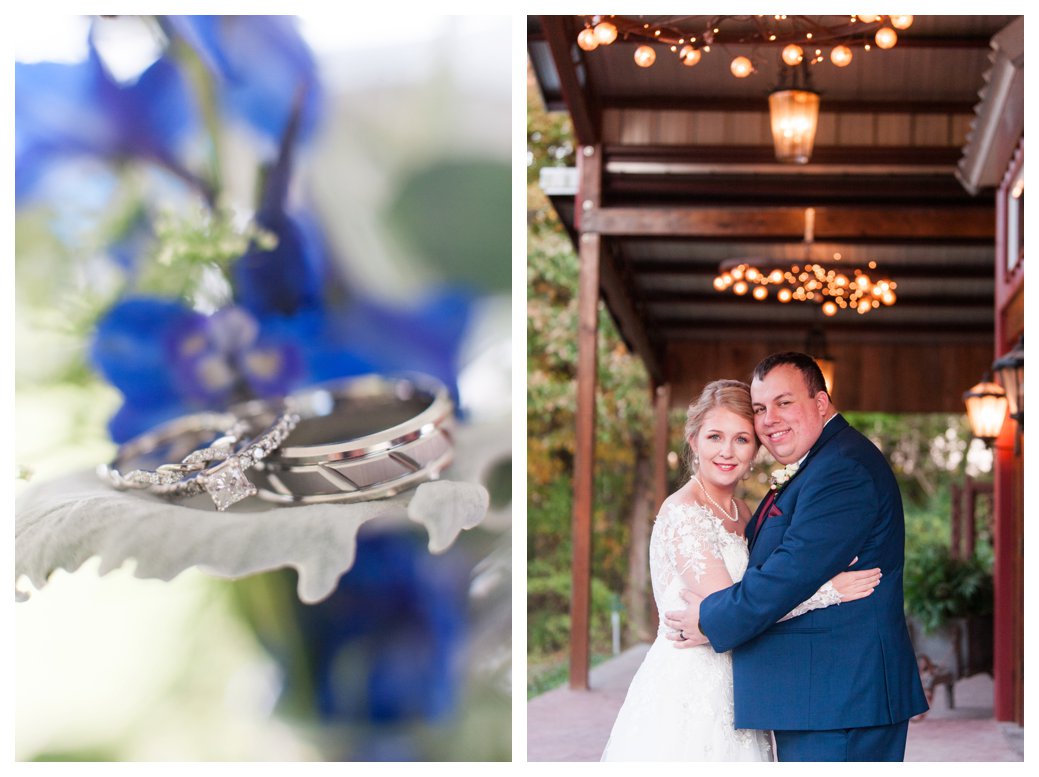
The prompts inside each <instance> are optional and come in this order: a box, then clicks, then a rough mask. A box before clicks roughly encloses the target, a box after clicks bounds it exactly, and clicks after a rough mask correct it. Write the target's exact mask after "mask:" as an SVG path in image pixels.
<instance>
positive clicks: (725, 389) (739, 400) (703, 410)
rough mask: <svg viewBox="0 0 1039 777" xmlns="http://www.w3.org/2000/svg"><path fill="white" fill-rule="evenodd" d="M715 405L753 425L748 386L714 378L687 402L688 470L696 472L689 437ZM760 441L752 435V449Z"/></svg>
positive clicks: (694, 432) (752, 409) (698, 430)
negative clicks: (692, 399) (693, 399)
mask: <svg viewBox="0 0 1039 777" xmlns="http://www.w3.org/2000/svg"><path fill="white" fill-rule="evenodd" d="M716 407H724V408H725V409H726V410H730V411H731V412H733V413H735V414H736V415H738V416H740V417H741V418H746V419H747V420H748V421H749V422H750V425H751V426H752V427H753V426H754V408H753V407H752V406H751V403H750V386H748V385H747V384H746V383H744V382H743V381H740V380H715V381H711V382H710V383H708V384H707V385H706V386H704V387H703V391H701V392H700V396H699V398H698V399H696V400H695V401H693V402H690V403H689V409H688V410H687V411H686V415H685V465H686V467H687V468H688V469H689V472H691V473H695V472H696V465H695V464H694V462H693V449H692V448H691V447H690V445H689V440H690V438H693V437H696V435H698V434H699V433H700V428H701V427H702V426H703V422H704V418H705V417H706V416H707V414H708V413H709V412H711V411H712V410H714V408H716ZM760 445H761V441H760V440H758V437H757V435H754V450H755V452H757V449H758V447H759V446H760Z"/></svg>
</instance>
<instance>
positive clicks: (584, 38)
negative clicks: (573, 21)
mask: <svg viewBox="0 0 1039 777" xmlns="http://www.w3.org/2000/svg"><path fill="white" fill-rule="evenodd" d="M577 45H578V46H580V47H581V48H582V49H584V50H585V51H595V50H596V49H597V48H599V39H598V38H597V37H596V35H595V30H593V29H592V28H591V27H585V28H584V29H583V30H581V32H580V33H578V35H577Z"/></svg>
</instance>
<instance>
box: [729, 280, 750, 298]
mask: <svg viewBox="0 0 1039 777" xmlns="http://www.w3.org/2000/svg"><path fill="white" fill-rule="evenodd" d="M732 290H733V292H734V293H736V294H740V295H743V294H746V293H747V284H746V283H744V282H743V281H736V283H734V284H733V286H732Z"/></svg>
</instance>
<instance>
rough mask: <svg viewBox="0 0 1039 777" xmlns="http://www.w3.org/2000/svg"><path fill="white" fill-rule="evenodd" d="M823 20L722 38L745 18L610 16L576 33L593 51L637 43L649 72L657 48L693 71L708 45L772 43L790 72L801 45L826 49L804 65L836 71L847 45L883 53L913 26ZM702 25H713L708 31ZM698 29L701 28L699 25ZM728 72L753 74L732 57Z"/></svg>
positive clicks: (790, 20) (769, 21)
mask: <svg viewBox="0 0 1039 777" xmlns="http://www.w3.org/2000/svg"><path fill="white" fill-rule="evenodd" d="M823 18H824V17H812V16H788V15H786V14H775V15H773V16H771V17H770V16H759V17H758V22H759V25H758V26H757V27H755V28H754V29H752V30H751V29H747V28H744V27H741V28H740V29H739V30H738V31H732V30H729V31H728V32H727V33H726V34H725V38H724V39H723V38H722V37H721V36H722V35H723V33H722V30H723V28H724V27H725V24H726V22H728V21H729V20H733V21H745V17H733V16H722V17H695V16H693V17H690V16H679V17H670V19H669V18H664V19H663V21H660V22H654V23H653V24H649V23H646V22H642V21H641V20H639V19H638V17H625V16H610V17H609V20H607V18H606V17H604V16H586V17H585V27H584V29H582V30H581V31H580V32H578V34H577V45H578V46H580V48H581V49H582V50H584V51H588V52H591V51H594V50H596V49H597V48H601V47H603V46H609V45H611V44H612V43H614V42H615V41H617V40H618V39H621V40H625V41H631V42H634V43H639V44H640V45H639V46H638V48H637V49H636V52H635V57H634V58H635V64H637V65H638V66H639V67H642V68H648V67H651V66H652V65H653V64H654V63H655V62H656V59H657V50H656V48H655V46H657V45H663V46H666V49H665V50H666V51H668V52H670V53H671V54H673V55H677V56H678V58H679V60H680V61H681V62H682V64H683V65H685V66H686V67H692V66H694V65H696V64H697V63H699V62H700V60H701V58H702V56H703V55H704V54H708V53H710V51H711V44H712V43H719V44H741V45H759V44H762V43H764V44H770V43H771V44H777V45H781V46H782V47H783V48H782V53H781V59H782V61H783V62H784V63H785V64H787V65H788V66H791V67H794V66H796V65H799V64H801V62H802V61H803V60H805V59H806V57H805V51H804V44H805V43H806V42H807V43H810V44H812V43H815V41H817V40H818V41H821V42H822V43H824V44H825V45H826V46H829V47H830V48H829V51H828V52H825V51H824V49H823V48H815V49H813V50H814V52H815V53H814V55H813V56H812V57H811V58H810V59H807V62H808V63H809V64H812V65H816V64H819V63H822V62H823V61H824V60H826V59H827V56H826V55H827V53H828V55H829V61H830V62H831V63H832V64H833V65H834V67H838V68H843V67H847V66H848V65H849V64H850V63H851V61H852V49H851V45H862V47H863V50H864V51H869V50H870V48H871V44H875V45H876V46H878V47H879V48H881V49H890V48H892V47H894V46H895V45H896V44H897V43H898V33H897V32H895V31H896V30H906V29H908V28H909V27H910V26H911V25H912V24H913V17H912V16H911V15H907V14H902V15H894V16H880V15H854V14H853V15H851V16H849V17H845V21H844V22H842V23H839V24H832V23H831V24H822V23H821V20H822V19H823ZM829 18H830V19H832V17H829ZM672 20H673V21H672ZM697 20H700V21H699V22H698V21H697ZM705 22H710V23H711V24H710V25H709V26H707V25H706V24H705ZM698 24H704V25H705V26H697V25H698ZM809 29H811V30H812V31H809ZM593 38H594V40H593ZM716 38H717V39H716ZM693 44H695V45H693ZM729 68H730V71H731V73H732V75H733V76H734V77H736V78H747V77H748V76H750V75H752V74H754V73H755V72H756V68H755V67H754V65H753V64H752V63H751V62H750V60H749V59H748V58H747V57H745V56H737V57H735V58H734V59H733V60H732V62H730V65H729Z"/></svg>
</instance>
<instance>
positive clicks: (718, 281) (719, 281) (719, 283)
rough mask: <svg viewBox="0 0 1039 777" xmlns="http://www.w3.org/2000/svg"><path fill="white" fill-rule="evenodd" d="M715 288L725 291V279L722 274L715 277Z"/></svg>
mask: <svg viewBox="0 0 1039 777" xmlns="http://www.w3.org/2000/svg"><path fill="white" fill-rule="evenodd" d="M714 288H715V289H717V290H718V291H725V279H724V278H722V277H721V276H720V275H719V276H718V277H717V278H715V279H714Z"/></svg>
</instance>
